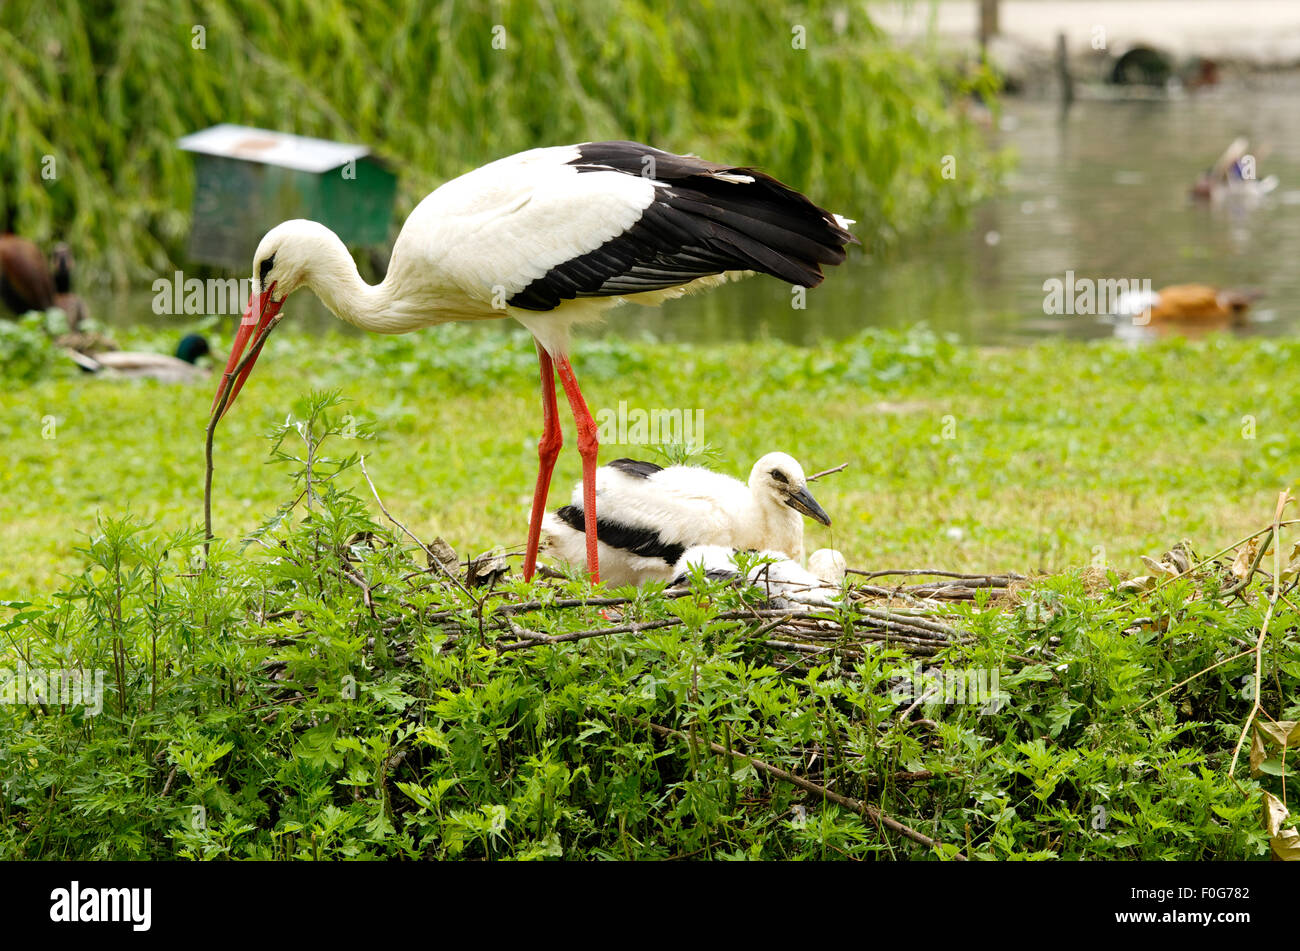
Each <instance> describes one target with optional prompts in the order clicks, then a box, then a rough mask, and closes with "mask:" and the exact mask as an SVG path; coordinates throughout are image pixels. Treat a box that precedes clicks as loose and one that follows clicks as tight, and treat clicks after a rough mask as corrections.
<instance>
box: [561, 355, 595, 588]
mask: <svg viewBox="0 0 1300 951" xmlns="http://www.w3.org/2000/svg"><path fill="white" fill-rule="evenodd" d="M555 365H556V367H557V368H558V369H559V371H560V383H561V384H562V385H563V386H564V395H565V396H567V397H568V398H569V407H570V408H571V409H572V410H573V422H574V425H575V426H576V427H577V430H578V455H580V456H582V512H583V515H584V516H585V522H586V524H585V526H584V527H585V529H586V532H587V571H588V572H590V573H591V580H592V583H593V584H594V583H596V582H598V581H600V563H599V557H598V555H597V552H596V450H597V449H598V448H600V443H599V441H598V440H597V439H596V421H595V420H593V419H592V418H591V411H590V410H589V409H587V401H586V400H584V399H583V398H582V390H581V389H580V388H579V386H578V378H577V377H576V376H574V375H573V367H571V366H569V358H568V357H559V358H558V359H557V360H556V361H555Z"/></svg>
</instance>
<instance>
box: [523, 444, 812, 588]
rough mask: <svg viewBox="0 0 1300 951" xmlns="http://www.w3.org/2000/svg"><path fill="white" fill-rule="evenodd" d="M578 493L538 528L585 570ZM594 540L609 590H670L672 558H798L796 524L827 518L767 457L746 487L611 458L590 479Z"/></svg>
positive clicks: (688, 469) (781, 465)
mask: <svg viewBox="0 0 1300 951" xmlns="http://www.w3.org/2000/svg"><path fill="white" fill-rule="evenodd" d="M582 503H583V494H582V486H581V485H579V486H576V487H575V488H574V492H573V502H572V504H570V505H566V506H564V507H563V508H561V509H558V510H557V511H555V512H548V513H547V514H546V518H545V519H544V520H543V522H542V533H543V536H544V538H545V539H546V543H547V547H548V548H549V550H550V551H551V552H552V553H554V554H555V555H556V556H557V557H558V558H559V559H561V560H562V561H565V562H567V563H568V564H571V565H574V566H578V567H580V566H582V565H583V564H585V561H586V547H585V539H584V534H583V528H584V519H585V513H584V511H583V504H582ZM596 511H597V519H596V538H597V541H598V544H599V553H600V564H601V570H602V573H603V577H604V579H605V580H606V581H607V582H609V583H610V584H614V585H625V584H642V583H644V582H646V581H670V580H672V579H673V578H674V577H676V576H677V574H678V573H679V572H678V571H677V570H676V565H677V562H678V561H679V560H680V559H681V557H682V554H683V553H684V552H685V551H686V550H687V549H688V548H691V547H693V546H697V545H720V546H723V547H725V548H728V549H734V548H739V549H753V550H770V551H775V552H778V553H780V555H781V556H783V557H786V558H792V559H795V560H798V559H801V558H802V557H803V516H805V515H806V516H809V517H810V518H814V519H816V520H817V521H819V522H821V523H822V524H823V525H829V524H830V523H831V519H830V516H829V515H827V514H826V512H825V511H824V510H823V509H822V507H821V506H820V505H818V504H817V500H816V499H814V498H813V497H812V493H810V492H809V491H808V481H807V478H806V477H805V476H804V471H803V467H802V466H800V465H799V463H798V462H797V461H796V460H795V459H794V458H793V457H791V456H789V455H786V454H785V453H783V452H772V453H768V454H767V455H766V456H763V458H761V459H759V460H758V462H756V463H754V467H753V469H752V470H750V473H749V482H748V484H746V483H744V482H741V481H739V480H738V479H733V478H731V477H730V476H726V475H722V474H721V473H718V472H713V471H711V470H709V469H705V468H703V467H701V466H668V467H667V468H664V467H662V466H658V465H655V464H654V463H653V462H640V461H638V460H635V459H616V460H614V461H613V462H611V463H610V464H609V465H606V466H601V467H600V468H599V469H597V470H596Z"/></svg>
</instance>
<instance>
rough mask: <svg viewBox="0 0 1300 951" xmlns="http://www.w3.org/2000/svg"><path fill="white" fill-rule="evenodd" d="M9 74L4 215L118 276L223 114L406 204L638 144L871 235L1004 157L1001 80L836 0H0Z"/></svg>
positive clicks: (1, 138)
mask: <svg viewBox="0 0 1300 951" xmlns="http://www.w3.org/2000/svg"><path fill="white" fill-rule="evenodd" d="M503 44H504V48H499V47H501V46H502V45H503ZM0 77H2V80H0V81H2V82H3V85H4V87H5V94H4V101H3V106H2V107H0V189H2V191H0V213H2V214H3V217H2V219H0V221H3V222H8V223H10V224H11V225H12V226H13V228H14V230H17V231H19V232H20V233H22V234H24V235H26V236H28V237H31V238H32V239H34V240H36V241H38V242H40V243H41V244H42V245H44V246H47V247H48V245H49V244H50V243H52V242H53V241H55V240H66V241H68V242H70V243H71V244H72V246H73V247H74V248H75V249H77V251H78V253H79V255H80V260H81V262H82V268H83V271H82V273H83V275H85V277H87V278H91V279H95V278H97V279H99V280H109V279H111V280H112V281H114V282H115V283H117V284H126V283H128V282H131V281H140V280H151V279H152V278H153V277H155V276H156V275H157V274H158V273H160V272H165V271H167V270H168V269H170V268H171V267H173V266H174V265H176V264H178V263H179V262H180V261H181V258H182V255H183V247H184V239H185V236H186V233H187V230H188V226H189V208H190V200H191V196H192V188H193V169H192V165H191V159H190V157H189V156H188V155H187V154H185V153H183V152H180V151H179V150H177V149H176V148H175V145H174V143H175V141H176V139H177V138H178V137H180V136H182V135H185V134H187V133H189V132H194V131H196V130H199V129H203V128H206V127H207V126H209V125H212V124H215V123H218V122H235V123H242V124H245V125H252V126H259V127H264V128H271V129H278V130H283V131H288V132H295V133H299V134H303V135H311V136H320V137H323V138H329V139H336V140H340V141H352V142H363V143H366V144H369V145H372V146H374V147H375V148H376V149H377V150H378V152H379V153H380V154H381V155H382V156H383V157H384V158H386V159H387V160H389V161H390V162H391V163H392V164H393V166H394V168H395V169H396V170H397V172H398V173H399V175H400V179H401V192H400V196H399V207H398V209H397V211H398V213H399V215H403V216H404V215H405V213H406V212H407V211H409V209H410V208H411V207H413V206H414V204H415V203H416V201H418V200H419V198H421V197H422V196H423V195H424V194H426V193H427V192H428V191H429V190H431V189H432V188H434V187H436V186H437V185H438V184H440V183H441V182H443V181H445V180H446V179H448V178H450V177H452V176H455V175H457V174H460V173H462V172H464V171H467V170H469V169H470V168H472V167H475V166H477V165H479V164H482V163H483V162H486V161H489V160H491V159H493V158H498V157H500V156H502V155H506V154H509V153H511V152H515V151H519V150H522V149H527V148H532V147H535V146H538V145H548V144H550V145H554V144H562V143H568V142H577V141H587V140H593V139H605V138H630V139H637V140H641V141H646V142H651V143H654V144H656V145H658V146H660V147H663V148H667V149H669V150H673V151H680V152H696V153H699V154H702V155H705V156H708V157H710V158H713V159H715V160H722V161H731V162H735V163H737V164H754V165H759V166H761V167H763V168H765V169H767V170H769V171H771V172H773V173H774V174H776V175H777V176H778V177H780V178H782V179H784V180H786V181H787V182H788V183H789V184H791V185H793V186H795V187H797V188H800V189H807V190H809V191H810V192H811V193H812V194H813V195H814V196H815V198H816V200H817V201H819V202H820V203H822V204H824V205H826V206H829V207H832V208H834V209H835V210H837V211H840V212H842V213H844V214H847V215H849V216H850V217H853V218H856V219H858V221H859V222H860V226H859V228H858V229H857V230H858V232H859V233H860V234H861V235H863V236H864V239H865V242H866V244H867V245H868V248H869V249H874V248H878V247H884V246H888V245H891V244H893V243H895V242H896V241H897V240H898V239H899V238H900V237H901V236H904V235H906V234H909V233H916V232H919V231H921V230H924V229H926V228H929V227H933V226H936V225H940V224H943V223H946V222H949V221H951V220H953V219H954V217H955V216H958V215H959V214H960V213H961V211H962V210H963V209H964V208H966V207H968V206H969V205H970V204H971V203H972V202H974V201H976V200H978V199H979V198H980V197H982V196H983V195H984V194H986V193H987V191H988V189H989V187H990V184H991V183H992V181H993V180H994V178H995V176H996V170H997V164H998V162H997V160H996V158H995V157H994V156H993V155H992V154H991V153H990V152H989V151H988V150H987V149H986V148H985V146H984V143H983V141H982V138H981V135H980V129H979V127H978V125H977V124H976V123H975V122H973V121H971V119H970V118H969V117H968V113H969V112H970V111H971V110H969V109H967V108H966V107H967V106H968V105H969V104H970V103H971V102H972V101H973V99H979V100H983V101H986V102H987V101H988V100H989V99H990V97H991V95H992V94H993V92H994V86H995V82H994V80H993V78H992V77H991V75H990V74H988V73H987V72H985V71H984V70H983V69H981V68H978V67H976V66H974V65H973V64H956V63H943V62H941V61H940V60H939V58H938V56H937V54H934V55H932V54H930V53H928V52H926V51H924V50H905V49H902V48H896V47H894V46H891V44H890V40H889V38H888V37H886V36H885V35H884V34H883V33H882V32H881V31H879V30H878V29H877V28H876V27H875V26H874V25H873V24H872V22H871V19H870V16H869V13H868V10H867V8H866V6H865V5H864V4H862V3H858V4H846V3H844V2H842V0H841V2H821V0H806V2H803V3H800V4H798V5H796V6H783V5H778V4H754V3H749V2H745V0H711V2H699V3H690V4H681V5H673V6H672V7H671V9H667V8H665V6H664V5H663V4H661V3H655V2H651V0H616V2H609V0H600V2H587V0H580V2H576V3H559V2H554V0H518V2H516V0H498V2H490V3H489V2H483V3H460V2H454V0H447V2H432V0H424V2H420V0H412V2H402V3H396V4H392V3H388V2H381V0H348V2H343V0H279V2H276V3H274V4H268V3H265V2H263V0H209V2H199V0H181V2H174V0H81V2H73V3H63V4H50V3H47V2H44V0H5V2H4V3H3V4H0ZM979 111H982V107H981V109H980V110H979ZM50 156H52V157H53V169H52V170H53V173H54V177H53V178H48V177H44V176H43V172H44V175H48V174H49V171H50V159H49V158H48V157H50ZM945 156H952V157H953V158H952V162H955V168H956V170H957V174H956V176H955V177H948V178H945V177H944V174H943V172H944V157H945ZM950 164H952V163H950ZM399 220H401V219H400V218H399Z"/></svg>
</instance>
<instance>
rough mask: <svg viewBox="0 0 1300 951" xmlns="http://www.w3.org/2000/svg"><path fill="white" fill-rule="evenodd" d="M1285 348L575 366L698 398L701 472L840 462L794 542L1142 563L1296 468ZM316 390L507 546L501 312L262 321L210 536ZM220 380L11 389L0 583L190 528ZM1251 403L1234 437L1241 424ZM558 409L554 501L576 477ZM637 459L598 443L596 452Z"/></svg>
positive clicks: (616, 353) (258, 511)
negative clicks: (103, 531)
mask: <svg viewBox="0 0 1300 951" xmlns="http://www.w3.org/2000/svg"><path fill="white" fill-rule="evenodd" d="M169 341H170V338H167V339H166V340H164V339H163V338H161V337H159V338H148V337H144V336H141V337H138V338H136V340H135V343H138V344H139V345H141V346H148V345H151V344H157V345H159V346H165V345H166V344H167V343H168V342H169ZM227 343H228V341H225V340H221V341H219V342H217V343H216V347H215V348H216V349H217V350H219V351H220V352H221V353H224V352H225V347H226V345H227ZM1297 357H1300V344H1297V343H1295V342H1290V341H1280V340H1279V341H1272V340H1259V339H1256V340H1249V341H1247V340H1234V339H1230V338H1211V339H1209V340H1207V341H1203V342H1195V343H1192V342H1185V341H1170V342H1163V343H1160V344H1156V345H1154V346H1151V347H1147V348H1142V349H1136V350H1134V349H1128V348H1126V347H1124V346H1122V345H1119V344H1110V343H1099V344H1083V343H1066V342H1048V343H1043V344H1040V345H1037V346H1032V347H1028V348H1025V349H1021V350H1015V351H997V352H986V351H981V350H979V349H975V348H967V347H961V346H956V345H953V344H951V343H948V342H947V341H944V340H942V339H937V338H936V337H935V336H934V335H933V334H930V333H928V332H926V331H924V330H917V331H914V332H912V333H910V334H907V335H896V334H888V333H885V334H881V333H876V332H868V333H865V334H863V335H862V336H860V337H858V338H856V339H854V340H850V341H847V342H843V343H837V344H833V345H827V346H824V347H820V348H814V349H800V348H796V347H790V346H785V345H782V344H779V343H772V342H758V343H752V344H738V345H732V346H722V347H713V348H708V349H696V348H692V347H689V346H683V345H654V344H649V343H641V342H628V341H623V340H619V339H616V338H606V339H600V340H586V341H583V342H582V344H581V345H580V346H579V348H578V355H577V358H576V368H577V372H578V374H579V378H580V380H581V381H582V382H583V384H584V388H585V391H586V393H587V396H588V400H589V402H590V404H591V406H592V408H593V410H594V411H598V410H599V409H600V408H603V407H608V408H616V407H617V406H618V403H619V401H620V400H625V401H627V403H628V405H629V406H631V407H643V408H647V409H649V408H655V407H661V406H662V407H668V408H672V407H680V408H691V409H698V410H699V411H700V412H701V413H702V419H703V435H704V438H705V439H706V441H707V442H709V443H710V444H711V445H712V446H713V447H714V448H715V449H716V450H717V451H718V457H717V461H716V462H715V463H713V464H714V465H716V466H718V467H720V468H721V469H723V470H724V471H727V472H730V473H732V474H734V475H737V476H739V477H741V478H744V477H745V476H746V475H747V473H748V471H749V467H750V466H751V465H752V463H753V461H754V460H755V459H757V458H758V457H759V456H760V455H762V454H763V453H765V452H768V451H771V450H773V449H782V450H785V451H788V452H790V453H792V454H793V455H794V456H795V457H796V458H798V459H800V460H801V461H802V462H803V464H804V466H805V468H806V469H808V471H810V472H811V471H814V470H817V469H822V468H827V467H829V466H832V465H837V464H839V463H841V462H847V463H849V468H848V469H847V470H846V471H844V472H842V473H839V474H836V475H834V476H832V477H829V478H828V479H826V480H824V481H823V482H821V483H819V484H818V485H817V487H816V494H817V496H818V498H819V500H821V501H822V503H823V505H824V506H825V508H826V510H827V511H828V512H829V513H830V514H831V516H832V517H833V519H834V524H833V525H832V526H831V527H830V528H823V527H821V526H819V525H816V524H813V523H809V524H808V526H807V530H808V537H809V550H811V549H812V548H815V547H818V546H822V545H831V546H833V547H836V548H839V549H841V550H842V551H844V553H845V554H846V556H847V557H848V559H849V561H850V563H851V564H854V565H865V566H872V567H898V566H918V565H927V566H932V567H944V568H950V569H954V570H966V569H969V570H978V571H995V570H1010V569H1014V570H1021V571H1025V570H1044V571H1055V570H1060V569H1063V568H1067V567H1077V566H1083V565H1089V564H1094V563H1105V564H1110V565H1113V566H1117V567H1119V568H1123V569H1128V568H1132V569H1134V570H1136V569H1137V568H1138V567H1139V565H1138V563H1137V556H1138V555H1141V554H1149V555H1154V554H1158V553H1159V552H1161V551H1163V550H1164V549H1165V548H1167V547H1168V546H1169V545H1171V544H1173V543H1174V542H1176V541H1178V540H1180V539H1182V538H1184V537H1186V538H1189V539H1192V540H1193V541H1194V542H1195V543H1196V544H1197V546H1198V547H1208V546H1215V545H1218V544H1223V545H1226V544H1228V543H1229V542H1230V541H1232V540H1233V539H1235V538H1237V537H1239V536H1241V535H1243V534H1244V533H1245V532H1246V531H1247V530H1248V529H1250V528H1252V527H1254V526H1255V525H1256V524H1257V523H1258V522H1259V520H1260V519H1261V518H1264V517H1266V516H1267V514H1268V513H1269V512H1270V511H1271V507H1272V501H1273V498H1274V497H1275V493H1276V492H1277V491H1278V490H1279V489H1281V488H1284V487H1286V486H1287V485H1290V484H1292V483H1293V482H1294V481H1295V479H1296V476H1297V474H1298V473H1297V467H1296V460H1297V459H1300V433H1297V432H1296V430H1295V428H1294V426H1292V425H1291V424H1290V421H1291V420H1294V419H1295V418H1296V416H1297V409H1298V407H1297V401H1298V400H1300V397H1298V396H1297V394H1296V393H1295V392H1294V390H1293V389H1291V388H1289V387H1287V386H1285V385H1280V384H1279V381H1281V380H1285V379H1286V378H1287V374H1288V373H1289V372H1290V370H1289V368H1290V367H1291V366H1292V365H1293V363H1294V361H1295V360H1296V359H1297ZM665 367H669V368H671V372H665V370H664V368H665ZM313 388H315V389H337V390H338V391H339V392H340V393H341V394H342V395H343V396H344V397H346V398H347V399H348V400H350V403H349V404H348V406H349V408H348V412H349V413H350V414H352V416H353V417H355V421H356V422H358V423H361V424H364V426H365V428H367V429H368V430H369V431H370V432H371V433H372V438H370V439H367V440H358V441H357V443H356V445H357V449H358V451H360V452H363V453H364V454H365V455H366V456H367V458H368V465H369V468H370V470H371V472H372V473H373V474H374V476H375V479H376V481H377V483H378V485H379V487H380V488H381V490H382V492H383V494H384V498H385V501H386V502H387V503H388V504H389V505H390V507H391V508H392V510H393V511H394V512H395V513H397V514H398V515H399V517H400V518H402V519H403V520H404V521H406V522H407V524H409V525H410V526H411V527H412V528H413V529H414V530H416V531H417V532H418V533H419V534H420V535H421V536H422V537H433V536H435V535H441V536H443V537H445V538H446V539H447V540H448V541H449V542H451V544H453V545H454V546H455V547H456V548H457V550H460V551H466V552H471V553H477V552H478V551H482V550H486V549H488V548H491V547H494V546H505V547H515V548H517V547H518V546H521V545H522V542H523V537H524V533H525V527H526V523H527V509H528V505H529V500H530V497H531V487H532V481H533V478H534V476H535V472H536V449H535V445H536V438H537V435H538V433H539V431H540V405H539V398H538V395H537V384H536V362H535V357H534V354H533V350H532V346H531V343H530V342H529V341H527V340H526V339H525V338H524V337H523V336H521V335H514V336H505V335H502V334H501V333H500V329H499V328H496V329H494V328H458V327H450V328H443V329H438V330H431V331H426V332H423V333H420V334H414V335H409V336H406V337H399V338H381V337H374V336H369V337H361V338H358V337H348V338H344V337H342V336H333V335H327V336H325V337H322V338H319V339H317V338H307V337H303V336H295V335H294V334H293V332H292V329H291V326H286V328H284V329H282V330H280V331H279V332H277V334H276V337H275V338H273V339H272V341H271V343H270V344H269V345H268V349H267V352H266V354H265V355H264V356H263V357H262V359H261V361H260V362H259V364H258V367H257V370H256V372H255V373H254V375H253V376H252V378H251V379H250V381H249V384H248V386H247V387H246V388H245V390H244V393H243V394H242V395H241V396H240V400H239V403H238V404H237V405H236V407H235V408H234V409H233V410H232V411H231V413H230V414H229V415H228V416H227V417H226V419H225V421H224V422H223V423H222V426H221V428H220V429H219V431H218V433H217V442H216V446H217V469H216V476H215V481H214V486H215V491H214V496H215V497H214V523H215V528H216V531H217V532H218V534H220V535H222V536H226V537H238V536H239V535H241V534H242V533H243V532H246V531H248V530H249V529H250V527H251V526H253V525H255V524H256V523H257V522H258V521H259V519H261V518H262V517H264V516H265V514H266V513H267V512H268V511H270V510H272V509H273V508H274V507H275V505H276V504H277V503H278V502H279V501H280V500H281V498H282V495H283V487H282V486H281V485H278V484H277V483H276V482H275V480H273V479H270V478H268V474H267V470H266V468H265V466H264V465H263V458H264V448H263V444H262V440H261V439H259V438H258V434H259V433H262V432H266V431H268V430H269V429H270V428H272V427H273V426H275V425H277V424H279V423H280V422H281V421H282V420H283V419H284V418H285V416H286V414H288V413H290V412H292V411H293V410H294V408H295V406H299V405H300V401H301V399H302V397H303V395H304V394H305V393H306V392H307V391H308V390H310V389H313ZM214 389H215V381H211V382H209V383H207V384H204V385H198V386H168V385H163V384H158V383H153V382H147V381H110V380H105V379H98V378H89V377H86V376H84V375H82V374H80V373H78V372H77V371H76V370H75V369H67V370H66V371H64V372H61V373H60V374H59V375H57V376H46V377H44V378H42V379H40V380H39V381H38V382H35V383H32V384H29V385H25V386H10V387H7V388H6V391H5V393H4V394H3V396H0V439H3V441H4V445H5V447H6V452H5V457H6V461H5V465H4V467H3V468H2V469H0V597H10V598H13V597H29V596H30V595H32V594H36V593H48V592H49V591H51V590H53V589H54V588H55V587H56V586H58V585H59V583H60V576H61V575H62V574H63V573H66V572H70V571H75V570H76V569H77V568H78V566H79V564H80V560H79V556H78V555H77V554H76V552H75V548H76V546H77V545H78V544H80V543H82V542H83V541H84V538H85V533H87V532H90V531H91V530H92V529H93V526H94V524H95V519H96V516H97V515H98V514H99V513H103V514H106V515H111V516H121V515H123V514H125V513H127V512H130V513H132V514H134V515H135V516H137V517H138V518H141V519H144V520H146V521H150V522H155V523H157V524H158V526H159V528H160V530H167V531H170V530H175V529H179V528H183V527H187V526H192V525H196V524H199V523H200V521H201V516H202V478H203V427H204V425H205V422H206V415H207V411H208V407H209V405H210V402H211V397H212V391H213V390H214ZM647 394H654V396H653V399H648V398H647ZM562 409H563V407H562ZM565 415H566V414H565V413H563V412H562V416H565ZM48 417H53V419H54V429H53V431H52V432H50V431H49V429H48V428H47V427H46V425H45V424H44V422H43V421H44V420H46V419H47V418H48ZM947 417H951V420H948V419H947ZM1245 417H1253V419H1254V421H1255V422H1254V424H1253V425H1254V438H1244V437H1243V425H1249V421H1247V422H1246V423H1245V424H1243V418H1245ZM566 423H567V425H566V440H567V442H566V446H565V450H564V452H563V454H562V456H561V459H560V464H559V466H558V468H557V470H556V476H555V481H554V484H553V487H552V502H553V504H560V501H561V500H567V497H568V494H569V491H570V489H571V487H572V485H573V483H574V482H575V481H576V480H577V479H578V477H579V475H580V465H579V460H578V458H577V452H576V450H575V448H574V447H575V443H574V439H573V433H572V424H571V422H569V421H568V420H567V418H566ZM48 435H53V437H54V438H49V439H47V438H44V437H45V436H48ZM946 435H949V436H952V438H944V437H945V436H946ZM648 452H649V450H648V449H647V448H646V447H636V446H616V445H608V446H605V447H604V448H603V449H602V454H601V458H602V459H605V460H608V459H611V458H616V457H617V456H619V455H629V454H631V455H646V454H647V453H648ZM352 478H354V479H355V475H354V476H352ZM363 494H368V492H367V493H363Z"/></svg>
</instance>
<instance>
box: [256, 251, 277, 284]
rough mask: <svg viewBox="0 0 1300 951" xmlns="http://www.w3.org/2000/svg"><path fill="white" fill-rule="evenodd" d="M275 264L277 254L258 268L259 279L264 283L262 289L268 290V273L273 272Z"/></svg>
mask: <svg viewBox="0 0 1300 951" xmlns="http://www.w3.org/2000/svg"><path fill="white" fill-rule="evenodd" d="M274 266H275V255H274V254H273V255H271V256H270V257H269V258H267V259H266V260H265V261H263V262H262V266H261V267H260V268H258V270H257V280H258V282H259V283H260V284H261V285H262V290H266V275H268V274H270V273H271V268H272V267H274Z"/></svg>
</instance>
